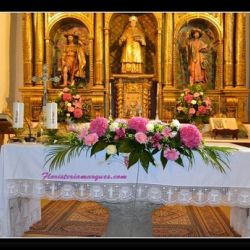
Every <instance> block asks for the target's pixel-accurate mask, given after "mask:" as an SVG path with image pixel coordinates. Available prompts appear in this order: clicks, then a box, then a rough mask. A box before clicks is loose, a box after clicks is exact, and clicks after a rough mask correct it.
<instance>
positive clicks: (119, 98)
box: [116, 79, 123, 118]
mask: <svg viewBox="0 0 250 250" xmlns="http://www.w3.org/2000/svg"><path fill="white" fill-rule="evenodd" d="M116 88H117V104H116V105H117V117H118V118H123V82H122V79H119V80H118V83H116Z"/></svg>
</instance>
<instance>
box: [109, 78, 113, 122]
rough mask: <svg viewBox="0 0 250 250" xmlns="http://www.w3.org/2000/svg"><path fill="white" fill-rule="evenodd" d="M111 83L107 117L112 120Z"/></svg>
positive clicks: (110, 84) (110, 85)
mask: <svg viewBox="0 0 250 250" xmlns="http://www.w3.org/2000/svg"><path fill="white" fill-rule="evenodd" d="M111 87H112V83H111V82H110V83H109V99H110V100H109V117H110V118H112V89H111Z"/></svg>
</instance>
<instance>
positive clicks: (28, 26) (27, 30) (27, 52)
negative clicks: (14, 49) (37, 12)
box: [23, 13, 33, 85]
mask: <svg viewBox="0 0 250 250" xmlns="http://www.w3.org/2000/svg"><path fill="white" fill-rule="evenodd" d="M23 44H25V46H24V49H23V71H24V72H23V75H24V85H29V84H30V83H31V82H32V80H31V79H32V76H33V62H32V58H33V30H32V13H24V14H23Z"/></svg>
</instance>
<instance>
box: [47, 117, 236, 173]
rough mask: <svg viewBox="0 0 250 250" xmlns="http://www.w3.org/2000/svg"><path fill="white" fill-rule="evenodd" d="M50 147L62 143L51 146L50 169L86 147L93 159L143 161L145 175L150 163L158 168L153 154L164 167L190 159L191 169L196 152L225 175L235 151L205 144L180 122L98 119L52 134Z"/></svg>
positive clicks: (197, 135) (73, 125) (196, 130)
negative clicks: (101, 156) (100, 155)
mask: <svg viewBox="0 0 250 250" xmlns="http://www.w3.org/2000/svg"><path fill="white" fill-rule="evenodd" d="M49 144H60V145H54V146H52V147H49V151H48V154H47V160H46V163H48V162H49V163H50V165H49V166H50V169H55V168H57V167H60V166H61V165H64V163H65V160H66V159H67V161H69V160H70V159H71V158H72V157H76V156H80V153H81V151H82V149H84V148H85V149H87V150H90V155H91V156H92V155H94V154H96V153H97V152H99V151H102V150H105V151H106V160H107V159H108V158H109V157H111V156H115V155H120V156H123V157H124V164H125V165H126V166H127V167H128V168H130V167H131V166H133V165H134V164H136V163H137V162H140V163H141V166H142V167H143V168H144V169H145V171H146V172H147V171H148V168H149V166H150V164H151V165H155V159H154V155H155V154H156V153H158V152H159V153H160V161H161V164H162V167H163V168H165V167H166V165H167V163H168V161H174V162H176V163H178V164H179V165H180V166H182V167H184V164H183V157H187V158H188V159H189V162H190V165H191V166H192V164H193V162H194V154H193V152H194V151H196V152H198V153H199V154H200V155H201V157H202V158H203V160H204V161H205V162H206V163H211V164H212V166H213V167H215V168H217V169H218V170H220V171H221V172H225V169H224V166H226V167H228V164H227V156H228V155H229V154H230V153H231V151H232V150H233V149H232V148H228V147H216V146H207V145H205V144H204V142H203V141H202V136H201V133H200V132H199V130H198V129H197V127H196V126H195V125H193V124H184V125H181V124H180V123H179V121H178V120H173V121H172V122H171V123H170V124H166V123H164V122H161V121H160V120H151V121H150V120H148V119H146V118H142V117H133V118H131V119H129V120H124V119H116V120H108V119H106V118H104V117H99V118H96V119H94V120H93V121H91V122H90V123H86V124H83V126H82V127H81V128H79V127H76V125H75V124H71V125H70V127H69V133H68V134H67V135H66V136H65V137H58V136H56V135H53V136H52V137H51V140H50V143H49Z"/></svg>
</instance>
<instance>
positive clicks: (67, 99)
mask: <svg viewBox="0 0 250 250" xmlns="http://www.w3.org/2000/svg"><path fill="white" fill-rule="evenodd" d="M62 98H63V100H64V101H65V102H66V101H67V102H70V101H71V100H72V95H71V94H70V93H63V96H62Z"/></svg>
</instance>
